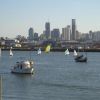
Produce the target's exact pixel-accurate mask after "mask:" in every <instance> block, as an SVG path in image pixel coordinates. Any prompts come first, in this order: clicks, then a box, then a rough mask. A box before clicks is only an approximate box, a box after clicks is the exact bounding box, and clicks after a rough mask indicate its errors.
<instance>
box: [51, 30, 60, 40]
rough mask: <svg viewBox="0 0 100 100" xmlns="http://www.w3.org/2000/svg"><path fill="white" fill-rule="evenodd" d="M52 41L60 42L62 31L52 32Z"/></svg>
mask: <svg viewBox="0 0 100 100" xmlns="http://www.w3.org/2000/svg"><path fill="white" fill-rule="evenodd" d="M51 39H52V40H55V41H57V40H59V39H60V31H59V29H56V28H55V29H53V30H52V31H51Z"/></svg>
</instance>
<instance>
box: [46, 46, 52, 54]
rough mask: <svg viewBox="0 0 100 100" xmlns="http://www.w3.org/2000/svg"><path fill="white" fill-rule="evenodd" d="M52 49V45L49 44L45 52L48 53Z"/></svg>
mask: <svg viewBox="0 0 100 100" xmlns="http://www.w3.org/2000/svg"><path fill="white" fill-rule="evenodd" d="M50 49H51V45H48V46H47V47H46V49H45V52H46V53H49V52H50Z"/></svg>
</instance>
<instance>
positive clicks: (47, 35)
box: [45, 22, 51, 40]
mask: <svg viewBox="0 0 100 100" xmlns="http://www.w3.org/2000/svg"><path fill="white" fill-rule="evenodd" d="M45 36H46V39H47V40H48V39H50V38H51V35H50V23H49V22H46V23H45Z"/></svg>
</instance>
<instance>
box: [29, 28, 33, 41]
mask: <svg viewBox="0 0 100 100" xmlns="http://www.w3.org/2000/svg"><path fill="white" fill-rule="evenodd" d="M33 40H34V30H33V28H30V29H29V41H33Z"/></svg>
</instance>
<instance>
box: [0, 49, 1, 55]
mask: <svg viewBox="0 0 100 100" xmlns="http://www.w3.org/2000/svg"><path fill="white" fill-rule="evenodd" d="M0 56H1V48H0Z"/></svg>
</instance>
